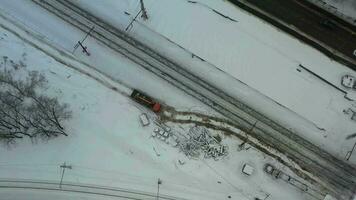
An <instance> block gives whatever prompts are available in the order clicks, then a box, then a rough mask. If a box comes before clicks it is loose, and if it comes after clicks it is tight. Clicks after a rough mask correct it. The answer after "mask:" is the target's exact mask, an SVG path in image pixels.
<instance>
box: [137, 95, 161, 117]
mask: <svg viewBox="0 0 356 200" xmlns="http://www.w3.org/2000/svg"><path fill="white" fill-rule="evenodd" d="M130 96H131V98H132V99H133V100H135V101H136V102H137V103H139V104H141V105H144V106H146V107H147V108H149V109H151V110H153V112H159V111H160V110H161V104H160V103H158V102H156V101H154V100H153V99H152V98H151V97H150V96H148V95H146V94H144V93H142V92H140V91H138V90H133V91H132V93H131V95H130Z"/></svg>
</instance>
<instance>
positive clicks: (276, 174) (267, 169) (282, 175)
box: [264, 164, 291, 182]
mask: <svg viewBox="0 0 356 200" xmlns="http://www.w3.org/2000/svg"><path fill="white" fill-rule="evenodd" d="M264 170H265V172H267V173H268V174H270V175H272V177H274V178H276V179H282V180H284V181H287V182H288V181H290V180H291V177H290V176H289V175H287V174H285V173H284V172H282V171H281V170H279V169H276V168H275V167H274V166H272V165H271V164H266V165H265V167H264Z"/></svg>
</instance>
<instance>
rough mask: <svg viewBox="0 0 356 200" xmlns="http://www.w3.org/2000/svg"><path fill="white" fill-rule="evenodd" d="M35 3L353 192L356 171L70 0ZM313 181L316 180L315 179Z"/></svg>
mask: <svg viewBox="0 0 356 200" xmlns="http://www.w3.org/2000/svg"><path fill="white" fill-rule="evenodd" d="M32 1H33V2H34V3H36V4H38V5H39V6H41V7H42V8H44V9H46V10H48V11H49V12H51V13H53V14H55V15H56V16H58V17H59V18H61V19H62V20H64V21H66V22H67V23H69V24H71V25H73V26H75V27H77V28H78V29H80V30H82V31H84V32H86V31H88V30H89V29H90V28H91V27H92V26H93V25H94V26H95V29H94V30H93V32H92V34H91V36H92V37H93V38H95V39H96V40H97V41H99V42H101V43H103V44H105V45H106V46H108V47H109V48H111V49H113V50H114V51H116V52H118V53H120V54H122V55H123V56H125V57H126V58H128V59H130V60H131V61H132V62H134V63H136V64H138V65H140V66H141V67H143V68H145V69H146V70H148V71H150V72H152V73H154V74H155V75H157V76H159V77H161V78H162V79H164V80H166V81H168V82H169V83H171V84H172V85H174V86H176V87H177V88H179V89H181V90H183V91H185V92H186V93H187V94H189V95H191V96H193V97H194V98H196V99H198V100H200V101H201V102H203V103H205V104H206V105H208V106H210V107H212V108H213V109H215V110H216V111H218V112H219V113H221V114H222V115H224V116H226V117H227V118H229V119H230V121H231V122H233V123H234V124H237V125H238V127H241V129H243V130H250V129H251V127H253V126H254V129H253V131H250V134H251V135H252V136H254V137H255V138H258V139H259V140H260V141H261V142H262V143H264V144H265V145H268V146H271V147H273V148H275V149H277V150H278V151H280V152H282V153H284V154H285V155H286V156H288V158H290V159H291V160H293V161H294V162H296V163H297V164H299V165H300V166H301V167H302V168H303V169H305V170H306V171H308V172H310V173H311V174H313V175H315V176H316V177H318V178H319V179H320V180H321V181H322V182H319V183H320V184H321V185H324V186H325V187H326V188H327V189H328V191H329V192H330V193H332V194H334V195H335V196H338V197H339V198H341V199H348V198H350V197H351V196H352V195H353V194H354V191H355V188H356V186H355V181H356V169H355V168H354V167H352V166H350V165H348V164H347V163H345V162H343V161H340V160H338V159H337V158H335V157H334V156H332V155H330V154H329V153H327V152H325V151H323V150H322V149H320V148H318V147H317V146H315V145H313V144H312V143H310V142H308V141H306V140H305V139H303V138H301V137H300V136H298V135H297V134H295V133H293V132H291V131H289V130H288V129H287V128H285V127H282V126H280V125H279V124H277V123H275V122H273V121H271V120H270V119H268V118H267V117H266V116H263V115H262V114H260V113H258V112H257V111H255V110H253V109H252V108H250V107H248V106H246V105H244V104H243V103H241V102H240V101H239V100H238V99H236V98H233V97H231V96H229V95H227V94H226V93H225V92H223V91H222V90H220V89H218V88H216V87H215V86H213V85H211V84H210V83H208V82H207V81H204V80H203V79H201V78H199V77H198V76H196V75H194V74H191V73H190V72H189V71H187V70H186V69H185V68H184V67H182V66H179V65H178V64H176V63H174V62H172V61H170V60H169V59H167V58H165V57H163V56H161V55H159V54H157V53H156V52H154V51H153V50H152V49H150V48H149V47H147V46H145V45H144V44H142V43H140V42H138V41H137V40H134V39H133V38H131V37H129V36H128V35H127V34H125V33H124V32H122V31H121V30H118V29H117V28H115V27H112V26H110V25H108V24H107V23H105V22H103V21H102V20H100V19H99V18H97V17H95V16H93V15H92V14H90V13H88V12H86V11H85V10H83V9H81V8H80V7H78V6H76V5H75V4H73V3H71V2H69V1H66V0H57V1H56V0H32ZM99 70H100V69H99ZM256 122H257V123H256ZM292 170H293V169H292ZM306 176H308V175H306ZM309 178H310V179H311V180H315V179H314V178H313V177H309ZM315 181H317V180H315ZM325 184H326V185H325Z"/></svg>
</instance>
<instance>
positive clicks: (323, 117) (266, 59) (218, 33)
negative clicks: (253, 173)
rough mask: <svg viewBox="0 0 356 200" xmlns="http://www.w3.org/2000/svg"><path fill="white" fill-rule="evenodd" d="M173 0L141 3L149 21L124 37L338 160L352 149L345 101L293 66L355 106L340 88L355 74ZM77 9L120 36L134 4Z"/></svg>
mask: <svg viewBox="0 0 356 200" xmlns="http://www.w3.org/2000/svg"><path fill="white" fill-rule="evenodd" d="M173 1H174V3H172V1H163V0H162V1H151V0H146V1H145V6H146V10H147V12H148V13H149V16H150V18H149V20H147V21H144V20H142V19H139V20H138V21H139V22H137V23H136V22H135V23H134V26H133V27H132V28H131V29H130V32H129V33H130V35H132V36H133V37H135V38H138V39H139V40H141V41H144V42H145V43H146V44H148V45H149V46H151V47H152V48H154V49H155V50H156V51H158V52H160V53H162V54H163V55H166V56H168V57H170V58H171V59H173V60H174V61H176V62H178V63H181V64H182V65H184V66H187V68H188V69H189V70H191V71H192V72H193V73H195V74H197V75H199V76H201V77H203V78H205V79H206V80H214V82H215V84H216V85H217V86H218V87H220V88H224V89H225V90H227V91H229V92H230V94H231V95H232V96H235V97H238V98H239V99H241V100H242V101H243V102H245V103H246V104H247V105H250V106H251V107H253V108H255V109H256V110H258V111H260V112H262V113H264V114H266V115H267V116H269V117H270V118H272V119H274V120H276V121H278V122H280V123H282V124H284V125H285V126H286V127H290V129H292V130H295V131H297V132H299V133H301V134H303V137H305V138H307V139H309V140H310V141H312V142H313V143H314V144H317V145H319V146H321V147H322V148H325V149H327V150H328V151H329V152H330V153H332V154H334V155H336V156H337V157H339V158H340V159H344V158H345V155H346V154H347V152H348V151H350V149H351V148H352V145H353V144H354V141H351V140H345V138H346V137H347V136H348V135H349V134H352V133H353V132H354V130H355V128H356V123H355V121H352V120H350V117H351V116H350V115H346V114H344V112H343V110H348V109H353V110H356V107H355V106H356V105H355V104H354V103H353V100H351V101H350V100H347V99H346V98H345V93H343V92H340V90H338V89H335V88H334V87H332V86H330V85H328V84H326V83H325V82H324V81H323V80H321V79H320V78H318V77H316V76H315V75H313V74H312V73H310V72H308V71H307V70H305V69H303V68H301V67H300V66H299V65H302V66H304V67H305V68H306V69H308V70H310V71H312V72H314V73H316V74H318V75H319V76H320V77H322V78H324V79H325V80H327V81H329V82H330V83H332V84H333V85H335V86H336V87H338V88H340V89H341V90H344V91H345V92H346V93H347V96H348V97H349V98H351V99H355V97H356V93H355V91H350V90H346V88H343V87H342V86H341V84H340V82H341V77H342V75H344V74H353V75H356V74H355V72H353V71H352V70H350V69H349V68H347V67H345V66H343V65H341V64H339V63H337V62H334V61H332V60H330V59H329V58H328V57H326V56H324V55H323V54H321V53H320V52H318V51H317V50H315V49H313V48H311V47H310V46H308V45H306V44H304V43H301V42H299V41H298V40H296V39H294V38H292V37H290V36H289V35H287V34H284V33H283V32H280V31H279V30H277V29H276V28H274V27H272V26H270V25H268V24H266V23H265V22H263V21H261V20H259V19H257V18H256V17H254V16H251V15H250V14H248V13H246V12H244V11H242V10H240V9H238V8H236V7H234V6H233V5H232V4H230V3H228V2H224V1H213V0H205V1H197V2H198V3H189V2H187V1H184V0H173ZM78 4H79V5H81V6H83V7H84V8H86V9H87V10H89V11H91V12H92V13H97V14H96V15H97V16H100V17H101V18H103V19H104V20H105V21H107V22H110V23H111V24H113V25H114V26H116V27H121V28H122V29H125V28H126V27H127V25H128V24H129V22H130V21H131V20H132V18H133V17H134V16H135V15H136V13H137V12H138V11H139V10H140V4H139V2H138V1H123V2H120V4H118V3H117V2H116V1H110V0H109V1H105V2H101V3H100V4H99V3H97V2H96V1H79V3H78ZM162 8H164V9H162ZM212 9H214V10H215V11H218V12H220V13H222V14H224V15H226V16H228V17H230V18H231V19H234V20H236V21H237V22H234V21H231V20H229V19H226V18H224V17H222V16H220V15H218V14H216V13H215V12H214V11H213V10H212ZM124 12H127V13H130V14H131V15H130V16H127V15H125V14H123V13H124ZM120 13H122V15H120ZM222 30H223V31H222ZM159 34H160V35H161V36H158V35H159ZM197 38H199V39H197ZM166 39H169V40H170V41H173V42H174V43H176V44H178V45H179V46H181V47H182V48H184V49H185V50H182V49H179V48H178V49H177V46H176V45H174V44H172V42H168V41H167V40H166ZM162 47H165V48H162ZM179 50H181V51H179ZM192 54H194V55H196V56H199V57H200V58H202V59H204V60H205V61H207V62H201V63H199V59H197V58H195V60H194V59H192V58H190V56H189V55H192ZM192 57H193V56H192ZM192 60H193V61H192ZM221 70H222V71H223V72H222V71H221ZM230 85H234V86H235V87H233V88H232V87H230ZM246 85H247V86H246ZM351 160H354V161H356V159H355V158H352V159H351Z"/></svg>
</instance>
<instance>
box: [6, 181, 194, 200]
mask: <svg viewBox="0 0 356 200" xmlns="http://www.w3.org/2000/svg"><path fill="white" fill-rule="evenodd" d="M1 189H27V190H29V189H30V190H39V191H52V192H53V191H61V192H67V193H80V194H84V195H88V196H94V197H95V196H97V197H98V196H103V197H111V198H113V199H131V200H142V199H145V200H157V198H156V197H157V194H156V193H155V192H156V191H153V192H152V193H148V192H142V191H137V190H128V189H123V188H114V187H107V186H99V185H90V184H80V183H71V182H62V184H61V187H60V186H59V182H54V181H43V180H19V179H2V180H0V190H1ZM67 198H68V197H67ZM159 199H163V200H187V199H183V198H177V197H173V196H169V195H164V194H160V195H159Z"/></svg>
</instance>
